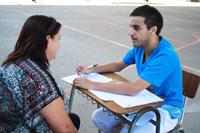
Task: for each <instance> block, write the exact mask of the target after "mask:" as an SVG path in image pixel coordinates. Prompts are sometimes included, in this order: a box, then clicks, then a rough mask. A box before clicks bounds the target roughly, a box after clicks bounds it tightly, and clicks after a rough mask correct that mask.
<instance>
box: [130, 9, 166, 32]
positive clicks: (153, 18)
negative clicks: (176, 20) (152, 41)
mask: <svg viewBox="0 0 200 133" xmlns="http://www.w3.org/2000/svg"><path fill="white" fill-rule="evenodd" d="M134 16H141V17H144V18H145V20H144V23H145V24H146V25H147V29H148V30H150V28H152V27H153V26H157V27H158V30H157V32H156V34H157V35H159V34H160V32H161V29H162V27H163V17H162V15H161V13H160V12H159V11H158V10H157V9H156V8H154V7H152V6H149V5H143V6H140V7H137V8H136V9H135V10H133V12H132V13H131V14H130V17H134Z"/></svg>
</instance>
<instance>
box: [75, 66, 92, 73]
mask: <svg viewBox="0 0 200 133" xmlns="http://www.w3.org/2000/svg"><path fill="white" fill-rule="evenodd" d="M75 72H76V73H77V74H78V75H80V74H88V73H91V71H90V70H89V67H85V66H81V65H77V66H76V69H75Z"/></svg>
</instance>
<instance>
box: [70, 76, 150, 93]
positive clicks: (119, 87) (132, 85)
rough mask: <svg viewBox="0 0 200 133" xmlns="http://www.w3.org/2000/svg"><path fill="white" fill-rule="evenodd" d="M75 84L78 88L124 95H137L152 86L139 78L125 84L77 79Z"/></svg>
mask: <svg viewBox="0 0 200 133" xmlns="http://www.w3.org/2000/svg"><path fill="white" fill-rule="evenodd" d="M74 84H75V86H77V87H81V88H85V89H97V90H101V91H106V92H111V93H117V94H124V95H135V94H137V93H139V92H140V91H142V90H144V89H146V88H147V87H149V86H150V83H149V82H147V81H145V80H143V79H141V78H138V79H136V80H135V81H134V82H123V83H114V84H113V83H98V82H92V81H89V80H87V79H85V78H83V77H80V78H76V79H75V80H74Z"/></svg>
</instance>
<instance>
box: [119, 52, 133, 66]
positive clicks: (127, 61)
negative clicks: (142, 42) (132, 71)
mask: <svg viewBox="0 0 200 133" xmlns="http://www.w3.org/2000/svg"><path fill="white" fill-rule="evenodd" d="M122 61H123V62H124V63H125V64H126V65H131V64H135V49H134V48H132V49H131V50H129V51H128V53H126V55H125V56H124V57H123V59H122Z"/></svg>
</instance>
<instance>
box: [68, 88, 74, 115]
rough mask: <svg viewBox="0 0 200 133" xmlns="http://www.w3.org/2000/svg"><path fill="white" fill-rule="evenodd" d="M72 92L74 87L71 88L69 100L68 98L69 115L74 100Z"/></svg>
mask: <svg viewBox="0 0 200 133" xmlns="http://www.w3.org/2000/svg"><path fill="white" fill-rule="evenodd" d="M74 92H75V88H74V86H72V88H71V93H70V98H69V110H68V112H69V113H71V112H72V103H73V100H74Z"/></svg>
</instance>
